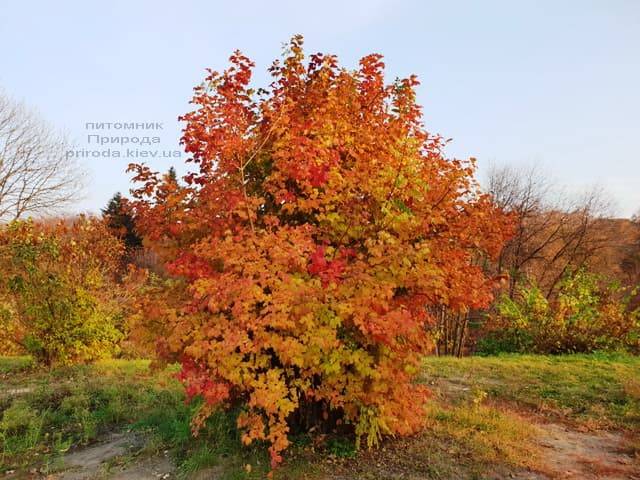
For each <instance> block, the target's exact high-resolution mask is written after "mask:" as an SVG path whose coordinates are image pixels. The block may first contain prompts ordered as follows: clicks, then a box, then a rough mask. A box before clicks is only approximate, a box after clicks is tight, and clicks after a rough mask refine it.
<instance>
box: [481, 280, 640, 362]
mask: <svg viewBox="0 0 640 480" xmlns="http://www.w3.org/2000/svg"><path fill="white" fill-rule="evenodd" d="M630 298H632V295H629V294H628V292H625V291H624V290H623V289H621V288H620V287H619V286H618V285H617V284H616V283H607V282H605V281H604V279H602V278H601V277H600V276H598V275H596V274H593V273H589V272H588V271H586V270H585V269H581V270H578V271H577V272H575V273H574V274H571V275H566V276H565V277H564V279H563V280H562V281H561V282H560V284H559V287H558V297H557V298H556V299H553V300H549V299H547V298H545V297H544V295H543V294H542V292H541V291H540V289H538V288H537V287H536V286H535V285H531V286H522V285H521V286H520V288H519V290H518V294H517V295H516V297H515V298H513V299H512V298H509V297H508V296H506V295H505V296H502V297H501V298H500V299H499V301H498V302H497V304H496V312H495V314H494V315H493V318H492V319H491V323H490V325H491V331H490V333H488V334H487V336H486V337H485V338H484V339H482V340H481V341H480V342H479V350H480V352H483V353H497V352H523V353H524V352H535V353H572V352H593V351H596V350H628V351H634V352H637V351H638V349H639V347H640V309H637V308H636V309H631V308H630V306H629V300H630Z"/></svg>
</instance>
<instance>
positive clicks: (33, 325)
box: [0, 217, 124, 365]
mask: <svg viewBox="0 0 640 480" xmlns="http://www.w3.org/2000/svg"><path fill="white" fill-rule="evenodd" d="M122 253H123V246H122V244H121V243H120V242H119V241H118V239H117V238H116V237H114V236H113V235H111V234H110V232H109V230H108V229H107V228H106V226H105V225H104V223H102V222H101V221H100V220H98V219H95V218H85V217H79V218H77V219H74V220H69V221H60V222H56V223H53V222H47V223H35V222H33V221H31V220H28V221H21V220H18V221H14V222H12V223H10V224H9V225H5V226H2V227H0V269H1V270H2V272H3V275H2V278H1V279H0V297H1V298H3V299H5V302H6V304H8V305H9V308H8V309H5V315H3V314H2V313H1V312H0V321H2V322H3V323H6V324H7V325H8V326H10V328H7V329H3V333H5V334H8V335H9V338H6V339H5V341H8V342H10V343H12V344H14V345H19V346H20V347H21V348H22V349H23V350H25V351H27V352H28V353H30V354H32V355H33V356H34V357H35V359H36V360H37V361H39V362H41V363H43V364H46V365H52V364H56V363H63V364H66V363H74V362H86V361H90V360H94V359H97V358H101V357H106V356H109V355H111V354H112V353H114V352H116V351H117V349H118V343H119V341H120V340H121V339H122V337H123V331H124V325H123V320H124V316H123V313H122V300H123V299H122V298H121V296H119V287H118V284H117V281H116V271H117V269H118V266H119V264H120V257H121V255H122ZM1 307H2V306H1V305H0V309H1Z"/></svg>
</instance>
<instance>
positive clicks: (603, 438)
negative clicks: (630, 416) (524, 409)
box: [539, 423, 640, 480]
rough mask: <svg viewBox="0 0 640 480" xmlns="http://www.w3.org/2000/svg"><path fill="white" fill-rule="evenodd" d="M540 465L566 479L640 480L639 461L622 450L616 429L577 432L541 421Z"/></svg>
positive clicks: (621, 440) (623, 440)
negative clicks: (541, 456) (542, 454)
mask: <svg viewBox="0 0 640 480" xmlns="http://www.w3.org/2000/svg"><path fill="white" fill-rule="evenodd" d="M539 428H540V430H541V431H542V432H543V434H542V437H541V438H540V440H539V442H540V445H541V446H542V448H543V451H544V456H543V459H542V462H543V465H542V467H543V469H544V471H545V473H548V474H549V476H550V477H551V478H562V479H567V480H574V479H575V480H578V479H581V480H627V479H638V480H640V461H639V460H638V459H637V458H633V457H632V456H631V455H629V454H628V453H627V452H626V451H625V444H626V442H625V438H624V436H623V435H622V434H621V433H618V432H580V431H577V430H574V429H571V428H569V427H567V426H565V425H560V424H555V423H547V424H540V425H539Z"/></svg>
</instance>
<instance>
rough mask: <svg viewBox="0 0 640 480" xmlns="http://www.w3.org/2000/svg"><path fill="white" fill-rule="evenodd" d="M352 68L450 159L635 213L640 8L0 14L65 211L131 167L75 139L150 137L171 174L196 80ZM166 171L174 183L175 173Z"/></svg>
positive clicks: (2, 1) (12, 64)
mask: <svg viewBox="0 0 640 480" xmlns="http://www.w3.org/2000/svg"><path fill="white" fill-rule="evenodd" d="M295 33H301V34H303V35H304V36H305V44H306V51H307V52H308V53H312V52H317V51H322V52H327V53H335V54H337V55H338V56H339V58H340V61H341V63H342V64H343V65H344V66H347V67H354V66H356V65H357V61H358V59H359V58H360V57H362V56H364V55H366V54H368V53H371V52H378V53H381V54H383V55H384V56H385V62H386V64H387V72H388V78H389V79H390V80H392V79H393V78H395V77H397V76H407V75H409V74H411V73H415V74H417V75H418V76H419V78H420V80H421V82H422V85H421V87H420V89H419V101H420V103H421V104H422V105H423V106H424V112H425V122H426V125H427V129H428V130H430V131H432V132H437V133H441V134H443V135H445V136H447V137H452V138H453V143H452V144H451V145H450V147H449V148H448V154H449V155H450V156H452V157H459V158H466V157H469V156H475V157H477V158H478V161H479V165H480V170H481V171H480V175H482V172H483V171H486V168H487V166H488V165H489V164H491V163H496V164H503V163H509V164H516V165H520V164H531V163H534V162H535V163H539V164H541V165H542V166H543V167H544V168H546V169H547V170H548V171H549V172H550V174H551V175H552V176H553V177H555V178H556V179H557V181H558V182H559V183H561V184H563V185H566V187H567V188H568V189H569V190H579V189H581V188H586V187H589V186H592V185H594V184H597V185H600V186H602V187H604V188H605V189H606V190H607V191H608V192H610V194H611V195H612V196H613V198H614V199H615V201H616V203H617V212H616V213H617V214H618V215H620V216H629V215H631V214H632V213H633V212H635V211H636V210H638V209H640V92H639V88H640V1H636V0H626V1H625V0H609V1H607V0H602V1H599V2H595V1H587V0H580V1H578V0H576V1H569V0H564V1H512V0H511V1H507V0H505V1H487V0H484V1H479V0H478V1H474V2H473V1H468V2H465V1H395V2H392V1H382V0H366V1H349V0H340V1H333V0H331V1H330V0H323V1H316V2H305V1H301V0H299V1H276V0H271V1H268V2H267V1H265V2H259V1H247V0H244V1H243V0H236V1H225V2H221V1H211V0H210V1H184V0H183V1H174V2H169V1H158V0H155V1H137V2H136V1H132V0H128V1H109V2H89V1H86V0H84V1H62V0H59V1H55V2H52V1H45V0H42V1H29V0H0V88H2V89H3V90H4V91H5V93H7V94H9V95H10V96H12V97H14V98H16V99H18V100H21V101H25V102H26V103H28V104H29V105H31V106H32V107H34V108H36V109H37V110H38V111H39V112H40V114H41V115H42V116H43V117H44V118H45V119H46V120H47V121H49V122H50V123H51V124H53V125H54V126H55V127H56V128H59V129H61V130H64V131H65V132H67V133H68V134H69V136H70V137H71V138H72V139H73V141H74V142H75V144H76V148H77V149H78V152H77V155H79V156H82V155H83V152H82V151H83V150H84V151H86V152H93V151H96V150H98V151H100V152H103V151H105V150H106V149H107V148H112V149H113V150H118V151H119V152H120V153H119V154H120V157H117V156H115V155H111V156H104V157H100V158H95V157H93V156H92V155H93V153H86V152H85V154H86V155H87V158H79V161H80V162H82V163H83V164H84V165H85V166H86V168H87V169H88V170H89V172H90V175H91V188H90V189H89V191H88V192H87V197H86V199H85V200H84V201H83V202H82V203H81V204H79V205H78V209H83V210H90V211H97V210H98V209H99V208H100V207H102V206H104V204H105V203H106V202H107V200H108V198H109V197H110V196H111V195H112V194H113V193H114V192H115V191H118V190H120V191H122V192H127V191H128V189H129V183H128V175H127V174H126V173H125V172H124V170H125V168H126V165H127V163H128V162H129V161H130V160H133V159H128V158H125V156H126V154H127V151H126V150H127V149H126V148H124V147H122V146H118V145H98V146H96V145H95V144H90V143H88V138H87V137H88V135H90V134H101V135H109V136H118V135H125V136H136V135H138V136H150V137H151V136H156V135H157V136H160V137H161V144H159V145H153V146H152V147H151V148H149V147H148V146H147V147H142V146H140V147H136V150H147V149H149V150H157V151H158V157H156V158H155V159H153V160H152V161H149V162H148V163H150V164H152V165H153V166H154V167H156V168H157V169H159V170H165V169H168V168H169V166H171V165H176V167H179V164H181V163H182V162H183V161H184V158H185V157H184V155H182V158H175V157H171V156H168V157H166V158H163V155H165V154H167V155H169V152H172V151H174V150H177V149H178V138H179V129H180V127H179V124H178V122H177V120H176V117H177V116H178V115H180V114H182V113H185V112H186V111H188V109H189V105H188V100H189V99H190V96H191V89H192V87H193V86H194V85H195V84H197V83H198V82H200V81H201V79H202V78H203V76H204V69H205V68H207V67H211V68H214V69H218V70H221V69H223V68H224V67H225V66H226V65H227V58H228V56H229V54H230V53H231V52H232V51H233V50H234V49H236V48H239V49H241V50H242V51H243V52H244V53H245V54H247V55H248V56H250V57H251V58H252V59H254V60H255V62H256V75H255V80H256V84H257V85H264V84H265V83H266V82H267V75H266V68H267V67H268V66H269V64H270V63H271V61H272V60H273V59H274V58H275V57H276V56H278V55H279V53H280V49H281V46H282V43H283V42H285V41H287V39H288V38H289V37H290V36H291V35H293V34H295ZM88 122H127V123H128V122H161V123H162V124H163V129H162V130H161V131H154V130H142V131H122V130H120V131H115V130H112V131H100V132H96V131H88V130H87V129H86V128H85V124H86V123H88ZM179 170H182V168H180V167H179Z"/></svg>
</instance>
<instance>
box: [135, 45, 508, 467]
mask: <svg viewBox="0 0 640 480" xmlns="http://www.w3.org/2000/svg"><path fill="white" fill-rule="evenodd" d="M230 61H231V67H230V68H229V69H227V70H226V71H225V72H223V73H221V74H220V73H217V72H213V71H210V73H209V75H208V76H207V78H206V79H205V82H204V83H203V85H201V86H199V87H197V88H196V89H195V96H194V98H193V104H195V110H194V111H192V112H190V113H188V114H186V115H185V116H184V117H182V120H184V121H185V122H186V127H185V129H184V136H183V139H182V140H183V143H184V145H185V148H186V151H187V152H188V153H190V154H191V155H192V158H191V159H190V160H189V161H190V162H191V163H193V164H194V166H195V168H194V169H193V170H192V171H191V172H190V173H188V174H187V175H186V176H185V177H184V178H183V182H180V184H179V185H178V184H177V183H176V182H170V181H168V179H167V178H166V177H165V178H162V177H161V176H159V175H158V174H157V173H155V172H152V171H151V170H149V168H148V167H146V166H144V165H131V166H130V169H131V170H132V171H134V172H135V180H136V181H137V182H140V185H139V188H138V189H137V190H135V191H134V197H135V198H136V200H134V202H133V208H134V209H135V215H136V218H137V219H138V221H139V224H138V227H139V229H141V230H142V231H143V232H144V234H145V236H146V242H147V243H149V244H153V245H154V246H155V248H156V250H157V251H158V252H159V253H160V255H161V256H162V258H163V259H164V260H165V262H166V267H167V271H168V272H169V273H170V274H172V275H174V276H175V277H181V278H183V279H184V281H185V282H186V284H187V285H188V289H189V292H190V294H191V296H190V299H189V301H188V302H185V303H184V304H183V305H182V307H181V309H180V312H179V313H178V314H175V315H171V326H170V328H168V329H167V331H168V332H169V333H168V336H167V338H166V343H165V344H164V345H163V349H165V350H166V351H169V352H171V353H172V354H174V355H176V356H178V357H179V358H180V359H181V361H182V366H183V368H182V372H181V374H180V378H181V379H182V381H183V382H184V384H185V385H186V388H187V392H188V394H189V395H190V396H201V397H203V398H204V403H203V406H202V409H201V411H200V413H199V414H198V415H197V416H196V418H195V419H194V426H195V427H196V428H197V427H198V426H199V425H201V424H202V422H203V421H204V420H205V419H206V417H207V416H208V415H209V414H210V413H211V412H212V411H213V410H214V409H215V408H218V407H219V406H221V405H231V404H241V405H242V406H243V407H244V409H243V413H242V414H241V415H240V417H239V419H238V424H239V427H241V428H242V429H243V430H244V437H243V441H244V442H245V443H247V444H248V443H251V442H252V441H253V440H266V441H268V442H269V443H270V445H271V447H270V452H271V458H272V464H273V465H274V466H275V465H277V464H278V463H279V462H280V461H281V452H282V451H283V450H284V449H285V448H286V447H287V445H288V439H287V434H288V432H289V429H290V428H291V427H292V425H291V424H292V419H293V418H294V417H295V416H296V415H299V414H300V411H301V409H303V408H306V407H307V406H309V405H315V406H318V405H321V409H320V410H318V411H320V412H322V413H321V414H319V417H320V418H318V419H316V420H317V422H318V423H321V422H322V419H323V418H324V419H327V418H334V417H336V416H337V417H340V421H341V422H346V423H348V424H351V425H353V426H354V429H355V433H356V435H357V437H358V439H360V438H364V439H365V440H366V442H367V444H368V445H373V444H375V443H376V442H377V441H378V439H379V438H380V436H381V435H383V434H385V433H388V434H410V433H412V432H415V431H416V430H418V429H419V428H420V427H421V426H422V422H423V415H422V413H421V412H422V410H421V409H422V406H423V405H424V402H425V400H426V398H427V391H426V390H425V388H424V387H423V386H420V385H416V384H415V383H414V379H415V376H416V374H417V372H418V371H419V366H420V359H421V357H422V355H423V354H425V353H426V352H427V351H429V349H430V348H432V342H431V340H430V338H429V336H428V333H427V328H426V327H427V326H428V325H430V324H431V323H432V322H433V321H434V319H433V318H432V317H431V315H430V314H429V313H428V310H427V309H426V308H425V307H426V306H429V305H435V304H439V305H440V304H442V305H446V306H447V307H448V308H450V309H452V310H454V311H460V310H467V309H469V308H482V307H485V306H487V305H488V304H489V302H490V301H491V299H492V289H493V286H494V281H493V279H490V278H487V277H486V276H485V274H484V273H483V271H482V268H481V267H480V266H478V263H479V262H477V261H475V260H477V259H479V258H486V257H495V256H496V255H497V254H498V252H499V250H500V248H501V246H502V244H503V242H504V240H505V238H506V236H507V235H508V234H509V231H510V219H509V218H508V217H507V216H505V215H504V214H502V212H501V211H499V210H498V209H497V208H495V207H494V206H493V205H492V203H491V201H490V199H489V198H488V197H487V196H486V195H484V194H482V193H481V192H480V191H479V188H478V186H477V184H476V182H475V180H474V179H473V171H474V165H473V160H470V161H459V160H448V159H446V158H445V157H444V156H443V153H442V148H443V146H444V144H445V143H446V142H445V141H444V140H443V139H442V138H441V137H440V136H437V135H432V134H430V133H428V132H426V131H425V130H424V128H423V125H422V123H421V111H420V107H419V106H418V105H416V103H415V100H416V94H415V87H416V85H417V84H418V81H417V80H416V78H415V77H413V76H412V77H410V78H407V79H403V80H398V81H396V82H394V83H392V84H385V82H384V78H383V68H384V64H383V62H382V58H381V56H380V55H375V54H374V55H369V56H367V57H364V58H363V59H362V60H361V61H360V67H359V69H358V70H356V71H348V70H345V69H342V68H340V67H339V66H338V63H337V60H336V58H335V57H334V56H330V55H322V54H315V55H311V57H310V61H309V62H308V64H305V62H304V55H303V52H302V39H301V37H294V38H293V39H292V41H291V43H290V45H289V48H288V49H287V52H286V53H285V58H284V60H283V61H282V62H278V61H276V62H275V63H274V64H273V66H272V67H271V69H270V71H271V74H272V75H273V78H274V80H273V83H272V84H271V86H270V88H269V89H268V90H259V91H258V92H255V91H254V90H253V89H251V88H250V87H249V83H250V78H251V72H252V67H253V63H252V62H251V61H250V60H249V59H248V58H246V57H244V56H243V55H242V54H240V53H239V52H236V53H234V54H233V55H232V56H231V58H230Z"/></svg>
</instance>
